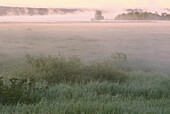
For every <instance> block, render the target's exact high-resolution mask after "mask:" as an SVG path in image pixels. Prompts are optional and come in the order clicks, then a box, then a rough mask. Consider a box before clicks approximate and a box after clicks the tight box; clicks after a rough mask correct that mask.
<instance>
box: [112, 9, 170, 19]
mask: <svg viewBox="0 0 170 114" xmlns="http://www.w3.org/2000/svg"><path fill="white" fill-rule="evenodd" d="M115 19H116V20H170V14H167V13H162V14H161V15H160V14H158V13H151V12H138V11H135V12H128V13H123V14H120V15H118V16H116V17H115Z"/></svg>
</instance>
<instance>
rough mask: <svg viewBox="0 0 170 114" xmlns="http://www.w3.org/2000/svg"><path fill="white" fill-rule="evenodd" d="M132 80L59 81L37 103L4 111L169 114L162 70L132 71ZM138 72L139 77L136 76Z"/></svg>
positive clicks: (166, 81) (169, 99)
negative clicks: (119, 81)
mask: <svg viewBox="0 0 170 114" xmlns="http://www.w3.org/2000/svg"><path fill="white" fill-rule="evenodd" d="M129 75H130V78H129V79H128V81H126V82H123V83H118V82H108V81H104V82H88V83H86V84H80V83H74V84H70V83H60V84H55V85H53V86H51V87H49V89H48V90H47V91H46V92H44V94H41V95H40V96H41V98H42V99H41V100H40V101H39V103H36V104H29V105H25V104H20V103H19V104H18V105H16V106H10V105H9V106H3V105H1V106H0V107H1V108H0V110H1V112H2V113H88V114H91V113H99V114H108V113H109V114H111V113H116V114H122V113H128V114H136V113H140V114H145V113H150V114H168V113H169V112H170V109H169V106H170V104H169V102H170V89H169V88H170V85H169V81H170V79H169V78H167V77H165V76H164V75H162V74H158V73H144V72H131V73H130V74H129ZM136 76H137V77H136Z"/></svg>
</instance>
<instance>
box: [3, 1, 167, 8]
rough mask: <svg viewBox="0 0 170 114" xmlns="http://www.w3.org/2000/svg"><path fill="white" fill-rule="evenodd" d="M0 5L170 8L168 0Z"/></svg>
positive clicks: (10, 3) (9, 3) (37, 2)
mask: <svg viewBox="0 0 170 114" xmlns="http://www.w3.org/2000/svg"><path fill="white" fill-rule="evenodd" d="M0 5H8V6H9V5H10V6H11V5H12V6H42V7H72V8H73V7H77V8H81V7H83V8H84V7H87V8H130V7H131V8H136V7H145V8H146V7H148V8H170V0H0Z"/></svg>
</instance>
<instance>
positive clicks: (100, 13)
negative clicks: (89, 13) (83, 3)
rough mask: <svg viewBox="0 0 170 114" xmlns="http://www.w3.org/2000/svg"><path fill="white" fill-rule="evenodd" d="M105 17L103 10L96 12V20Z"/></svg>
mask: <svg viewBox="0 0 170 114" xmlns="http://www.w3.org/2000/svg"><path fill="white" fill-rule="evenodd" d="M103 19H104V17H103V16H102V12H101V11H99V10H97V11H96V13H95V20H103Z"/></svg>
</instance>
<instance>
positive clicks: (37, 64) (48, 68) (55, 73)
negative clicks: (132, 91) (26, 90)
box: [12, 55, 127, 83]
mask: <svg viewBox="0 0 170 114" xmlns="http://www.w3.org/2000/svg"><path fill="white" fill-rule="evenodd" d="M26 58H27V59H26V63H25V64H24V65H23V66H22V68H20V69H18V70H14V72H13V73H12V75H13V76H14V77H24V78H28V77H29V78H30V77H31V78H34V79H36V80H39V79H43V80H46V81H47V82H48V83H62V82H71V83H75V82H76V83H79V82H87V81H91V80H93V81H96V80H108V81H124V80H126V79H127V76H126V75H125V74H124V73H122V72H121V71H120V70H118V69H116V68H115V67H114V65H110V64H107V63H97V64H96V63H93V64H91V65H84V64H83V63H82V62H81V61H80V59H78V58H76V57H70V58H65V57H61V56H60V57H51V56H48V57H43V56H39V57H31V56H30V55H27V56H26Z"/></svg>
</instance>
